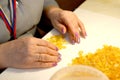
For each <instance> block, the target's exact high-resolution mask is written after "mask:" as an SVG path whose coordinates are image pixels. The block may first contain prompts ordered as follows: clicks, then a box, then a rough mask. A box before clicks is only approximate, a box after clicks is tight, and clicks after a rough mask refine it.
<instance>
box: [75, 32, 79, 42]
mask: <svg viewBox="0 0 120 80" xmlns="http://www.w3.org/2000/svg"><path fill="white" fill-rule="evenodd" d="M75 36H76V39H77V43H80V38H79V37H78V33H76V34H75Z"/></svg>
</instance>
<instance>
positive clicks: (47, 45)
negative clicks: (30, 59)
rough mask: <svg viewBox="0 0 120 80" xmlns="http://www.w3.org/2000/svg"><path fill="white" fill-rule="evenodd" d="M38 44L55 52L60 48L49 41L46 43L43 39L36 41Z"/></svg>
mask: <svg viewBox="0 0 120 80" xmlns="http://www.w3.org/2000/svg"><path fill="white" fill-rule="evenodd" d="M34 42H35V43H36V45H37V46H46V47H48V48H50V49H53V50H56V51H57V50H58V48H57V47H56V46H55V45H54V44H51V43H50V42H48V41H45V40H43V39H35V41H34Z"/></svg>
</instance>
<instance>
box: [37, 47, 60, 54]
mask: <svg viewBox="0 0 120 80" xmlns="http://www.w3.org/2000/svg"><path fill="white" fill-rule="evenodd" d="M35 53H38V54H48V55H53V56H59V55H60V53H59V52H58V51H56V50H53V49H51V48H49V47H46V46H37V47H36V52H35Z"/></svg>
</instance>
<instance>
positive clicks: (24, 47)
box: [0, 37, 61, 68]
mask: <svg viewBox="0 0 120 80" xmlns="http://www.w3.org/2000/svg"><path fill="white" fill-rule="evenodd" d="M0 58H1V59H0V60H1V63H2V64H0V65H2V67H3V68H4V67H14V68H40V67H52V66H55V65H57V63H58V62H59V61H60V59H61V58H60V54H59V53H58V49H57V47H56V46H54V45H53V44H51V43H49V42H47V41H45V40H42V39H38V38H34V37H26V38H19V39H16V40H14V41H10V42H7V43H4V44H1V45H0Z"/></svg>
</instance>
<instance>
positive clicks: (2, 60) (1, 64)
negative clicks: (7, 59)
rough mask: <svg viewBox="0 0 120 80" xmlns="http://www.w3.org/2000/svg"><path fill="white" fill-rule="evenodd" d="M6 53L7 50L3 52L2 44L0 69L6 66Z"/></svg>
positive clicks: (0, 46) (0, 47) (0, 48)
mask: <svg viewBox="0 0 120 80" xmlns="http://www.w3.org/2000/svg"><path fill="white" fill-rule="evenodd" d="M4 53H5V51H4V52H3V47H2V45H1V44H0V69H4V68H6V67H5V65H4V56H3V54H4Z"/></svg>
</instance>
